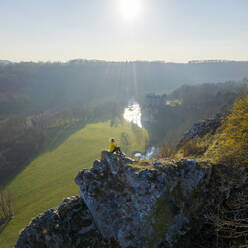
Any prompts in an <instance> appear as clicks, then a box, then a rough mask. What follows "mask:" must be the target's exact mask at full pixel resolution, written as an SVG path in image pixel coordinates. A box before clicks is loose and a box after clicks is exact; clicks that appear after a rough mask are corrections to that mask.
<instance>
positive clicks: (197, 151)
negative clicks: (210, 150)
mask: <svg viewBox="0 0 248 248" xmlns="http://www.w3.org/2000/svg"><path fill="white" fill-rule="evenodd" d="M182 150H183V156H184V157H187V156H193V155H194V156H195V155H201V154H203V153H204V149H203V147H202V146H200V145H199V144H197V141H196V140H190V141H188V142H187V143H185V144H184V145H183V147H182Z"/></svg>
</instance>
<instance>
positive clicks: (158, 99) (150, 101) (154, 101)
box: [145, 94, 167, 106]
mask: <svg viewBox="0 0 248 248" xmlns="http://www.w3.org/2000/svg"><path fill="white" fill-rule="evenodd" d="M166 101H167V95H166V94H164V95H161V96H160V95H155V94H148V95H146V99H145V102H146V104H147V105H149V106H162V105H166Z"/></svg>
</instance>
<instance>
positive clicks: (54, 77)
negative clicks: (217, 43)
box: [0, 60, 248, 118]
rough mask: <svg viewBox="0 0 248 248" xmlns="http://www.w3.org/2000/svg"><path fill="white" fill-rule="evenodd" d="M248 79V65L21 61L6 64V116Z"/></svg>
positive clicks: (0, 103) (2, 102)
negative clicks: (185, 86)
mask: <svg viewBox="0 0 248 248" xmlns="http://www.w3.org/2000/svg"><path fill="white" fill-rule="evenodd" d="M244 77H248V62H214V61H213V62H211V63H210V62H204V61H203V62H201V63H188V64H179V63H164V62H141V61H140V62H105V61H87V60H74V61H70V62H68V63H33V62H21V63H10V64H0V117H1V118H4V117H6V116H8V115H9V114H20V113H22V114H27V115H30V114H37V113H39V112H40V111H45V110H47V109H51V108H53V109H58V108H65V107H75V106H79V105H84V104H91V105H94V106H96V105H97V104H99V103H102V102H103V101H105V102H106V101H109V100H113V101H118V100H119V99H128V98H130V97H132V96H135V97H138V96H139V95H142V94H144V93H149V92H159V93H167V92H168V91H172V90H174V89H176V88H177V87H179V86H181V85H182V84H197V83H204V82H217V81H226V80H240V79H242V78H244Z"/></svg>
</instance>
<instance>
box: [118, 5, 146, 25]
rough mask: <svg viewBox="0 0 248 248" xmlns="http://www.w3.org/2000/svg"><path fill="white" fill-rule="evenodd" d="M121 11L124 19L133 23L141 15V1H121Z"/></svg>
mask: <svg viewBox="0 0 248 248" xmlns="http://www.w3.org/2000/svg"><path fill="white" fill-rule="evenodd" d="M120 10H121V15H122V17H123V18H124V19H126V20H128V21H132V20H134V19H136V18H137V17H138V16H139V15H140V12H141V0H121V5H120Z"/></svg>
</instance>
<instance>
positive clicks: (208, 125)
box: [177, 114, 225, 149]
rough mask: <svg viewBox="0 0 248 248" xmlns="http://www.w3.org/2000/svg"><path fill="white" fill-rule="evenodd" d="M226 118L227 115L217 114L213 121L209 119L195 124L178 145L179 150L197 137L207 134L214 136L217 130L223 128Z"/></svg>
mask: <svg viewBox="0 0 248 248" xmlns="http://www.w3.org/2000/svg"><path fill="white" fill-rule="evenodd" d="M224 118H225V114H217V115H216V116H215V118H213V119H207V120H203V121H200V122H197V123H195V124H194V125H193V127H192V128H190V129H189V130H188V131H187V132H186V133H185V134H184V136H183V138H182V139H181V140H180V142H179V143H178V145H177V148H178V149H179V148H180V147H181V146H183V145H184V144H185V143H186V142H188V141H189V140H192V139H194V138H197V137H203V136H204V135H205V134H207V133H209V134H211V135H214V134H215V132H216V130H217V129H218V128H219V127H220V126H221V123H222V120H223V119H224Z"/></svg>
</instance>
